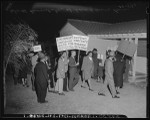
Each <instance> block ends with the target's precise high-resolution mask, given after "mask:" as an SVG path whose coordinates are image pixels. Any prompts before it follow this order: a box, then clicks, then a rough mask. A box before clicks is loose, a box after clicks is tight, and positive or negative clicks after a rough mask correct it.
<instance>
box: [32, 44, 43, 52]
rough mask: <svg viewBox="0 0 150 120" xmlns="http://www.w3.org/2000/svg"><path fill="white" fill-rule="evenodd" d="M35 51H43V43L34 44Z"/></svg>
mask: <svg viewBox="0 0 150 120" xmlns="http://www.w3.org/2000/svg"><path fill="white" fill-rule="evenodd" d="M33 51H34V52H40V51H42V48H41V45H36V46H33Z"/></svg>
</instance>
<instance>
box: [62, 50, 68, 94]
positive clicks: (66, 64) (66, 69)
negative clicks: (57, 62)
mask: <svg viewBox="0 0 150 120" xmlns="http://www.w3.org/2000/svg"><path fill="white" fill-rule="evenodd" d="M66 54H67V55H66V57H65V58H64V59H65V78H64V84H63V91H65V92H68V90H67V89H68V74H67V71H68V63H69V59H68V51H66Z"/></svg>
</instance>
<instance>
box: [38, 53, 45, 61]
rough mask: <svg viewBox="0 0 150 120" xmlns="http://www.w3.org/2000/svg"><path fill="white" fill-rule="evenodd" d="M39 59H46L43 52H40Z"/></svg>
mask: <svg viewBox="0 0 150 120" xmlns="http://www.w3.org/2000/svg"><path fill="white" fill-rule="evenodd" d="M38 56H39V59H43V58H45V54H44V53H43V52H41V51H40V52H38Z"/></svg>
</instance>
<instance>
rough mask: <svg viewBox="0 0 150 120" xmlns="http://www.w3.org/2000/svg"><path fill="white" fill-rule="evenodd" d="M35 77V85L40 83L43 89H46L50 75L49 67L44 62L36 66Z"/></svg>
mask: <svg viewBox="0 0 150 120" xmlns="http://www.w3.org/2000/svg"><path fill="white" fill-rule="evenodd" d="M34 75H35V83H39V84H40V85H41V87H45V86H47V85H48V79H49V78H48V73H47V66H46V64H44V63H43V62H39V63H37V64H36V66H35V69H34Z"/></svg>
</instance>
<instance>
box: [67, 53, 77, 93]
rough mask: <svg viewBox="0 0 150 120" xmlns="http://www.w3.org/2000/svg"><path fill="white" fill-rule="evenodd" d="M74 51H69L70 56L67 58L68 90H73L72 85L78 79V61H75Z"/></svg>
mask: <svg viewBox="0 0 150 120" xmlns="http://www.w3.org/2000/svg"><path fill="white" fill-rule="evenodd" d="M75 56H76V52H75V51H71V57H70V58H69V90H70V91H74V89H73V88H74V86H75V85H76V84H77V83H78V81H79V74H78V71H77V66H78V65H79V63H76V61H75Z"/></svg>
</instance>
